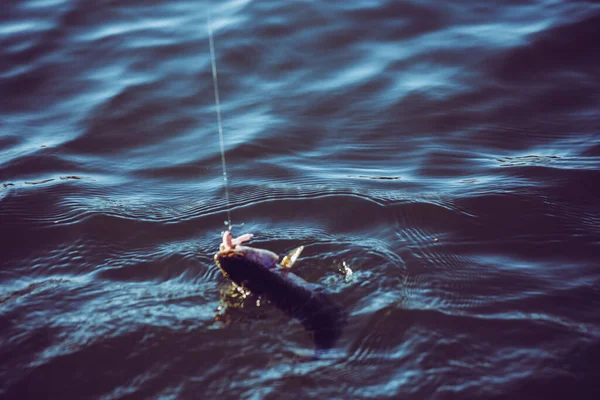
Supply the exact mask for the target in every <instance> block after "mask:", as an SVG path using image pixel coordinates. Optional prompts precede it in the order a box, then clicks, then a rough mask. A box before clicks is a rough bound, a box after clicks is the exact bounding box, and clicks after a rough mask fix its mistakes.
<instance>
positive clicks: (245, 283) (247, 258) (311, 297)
mask: <svg viewBox="0 0 600 400" xmlns="http://www.w3.org/2000/svg"><path fill="white" fill-rule="evenodd" d="M251 238H252V235H251V234H245V235H242V236H240V237H238V238H235V239H234V238H232V236H231V232H230V231H225V232H224V233H223V242H222V243H221V245H220V246H219V252H218V253H217V254H215V262H216V264H217V266H218V267H219V269H220V270H221V271H222V272H223V274H224V275H225V276H226V277H227V278H229V279H230V280H232V281H233V282H234V283H235V284H236V285H238V286H242V287H243V288H245V289H247V290H249V291H250V292H251V293H252V294H254V295H255V296H258V297H260V298H263V299H266V300H268V301H269V302H270V303H271V304H273V305H274V306H275V307H277V308H278V309H280V310H281V311H283V312H284V313H286V314H287V315H289V316H290V317H292V318H295V319H297V320H298V321H300V322H301V323H302V325H303V326H304V328H305V329H306V330H307V331H309V332H310V333H311V334H312V337H313V340H314V343H315V347H316V349H317V351H319V350H327V349H330V348H332V347H333V346H334V345H335V343H336V341H337V339H339V337H340V336H341V334H342V328H343V325H344V323H345V321H346V313H345V311H344V309H343V308H342V306H341V305H340V304H338V303H337V302H336V301H335V300H333V299H332V298H331V296H330V295H329V294H328V293H327V292H326V291H325V290H324V289H323V288H322V287H321V286H319V285H316V284H311V283H308V282H306V281H305V280H304V279H302V278H300V277H299V276H298V275H296V274H294V273H293V272H291V271H290V268H291V267H292V266H293V265H294V263H295V262H296V260H297V259H298V257H299V256H300V253H301V252H302V250H303V249H304V247H303V246H300V247H298V248H296V249H294V250H292V251H291V252H290V253H289V254H288V255H287V256H285V257H283V258H282V260H281V262H279V256H278V255H277V254H275V253H273V252H272V251H269V250H266V249H259V248H254V247H249V246H243V245H242V243H244V242H246V241H249V240H250V239H251Z"/></svg>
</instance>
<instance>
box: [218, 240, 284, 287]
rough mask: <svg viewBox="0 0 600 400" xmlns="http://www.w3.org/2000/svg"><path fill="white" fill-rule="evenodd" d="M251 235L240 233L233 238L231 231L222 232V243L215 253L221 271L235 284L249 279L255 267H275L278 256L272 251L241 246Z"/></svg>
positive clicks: (255, 269)
mask: <svg viewBox="0 0 600 400" xmlns="http://www.w3.org/2000/svg"><path fill="white" fill-rule="evenodd" d="M251 237H252V236H251V235H248V234H246V235H242V236H240V237H239V238H236V239H233V238H232V237H231V232H229V231H226V232H224V233H223V243H221V245H220V247H219V252H218V253H217V254H215V262H216V264H217V266H218V267H219V268H220V269H221V271H222V272H223V273H224V274H225V275H226V276H228V277H229V278H230V279H231V280H233V281H234V282H235V283H237V284H242V283H243V282H244V281H245V280H249V279H251V278H252V277H253V276H255V274H256V273H257V269H272V268H276V267H277V261H278V260H279V256H278V255H277V254H276V253H273V252H272V251H269V250H266V249H259V248H256V247H250V246H242V245H241V244H240V243H242V242H244V241H247V240H249V239H250V238H251Z"/></svg>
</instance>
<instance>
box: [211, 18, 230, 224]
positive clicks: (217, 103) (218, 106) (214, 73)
mask: <svg viewBox="0 0 600 400" xmlns="http://www.w3.org/2000/svg"><path fill="white" fill-rule="evenodd" d="M206 26H207V29H208V43H209V44H210V60H211V65H212V77H213V87H214V89H215V107H216V109H217V128H218V130H219V141H220V144H221V165H222V167H223V186H224V187H225V202H226V205H227V221H226V222H225V223H226V224H227V227H228V229H229V230H230V231H231V207H230V206H229V187H228V185H227V163H226V162H225V143H224V140H223V124H222V123H221V103H220V101H219V85H218V83H217V62H216V60H215V44H214V40H213V32H212V27H211V20H210V14H209V15H208V17H207V20H206Z"/></svg>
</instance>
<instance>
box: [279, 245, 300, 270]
mask: <svg viewBox="0 0 600 400" xmlns="http://www.w3.org/2000/svg"><path fill="white" fill-rule="evenodd" d="M302 250H304V246H300V247H296V248H295V249H294V250H292V251H290V252H289V253H287V255H286V256H285V257H283V260H281V263H280V265H281V266H282V267H283V268H286V269H289V268H292V266H293V265H294V263H295V262H296V260H297V259H298V257H300V253H302Z"/></svg>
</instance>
